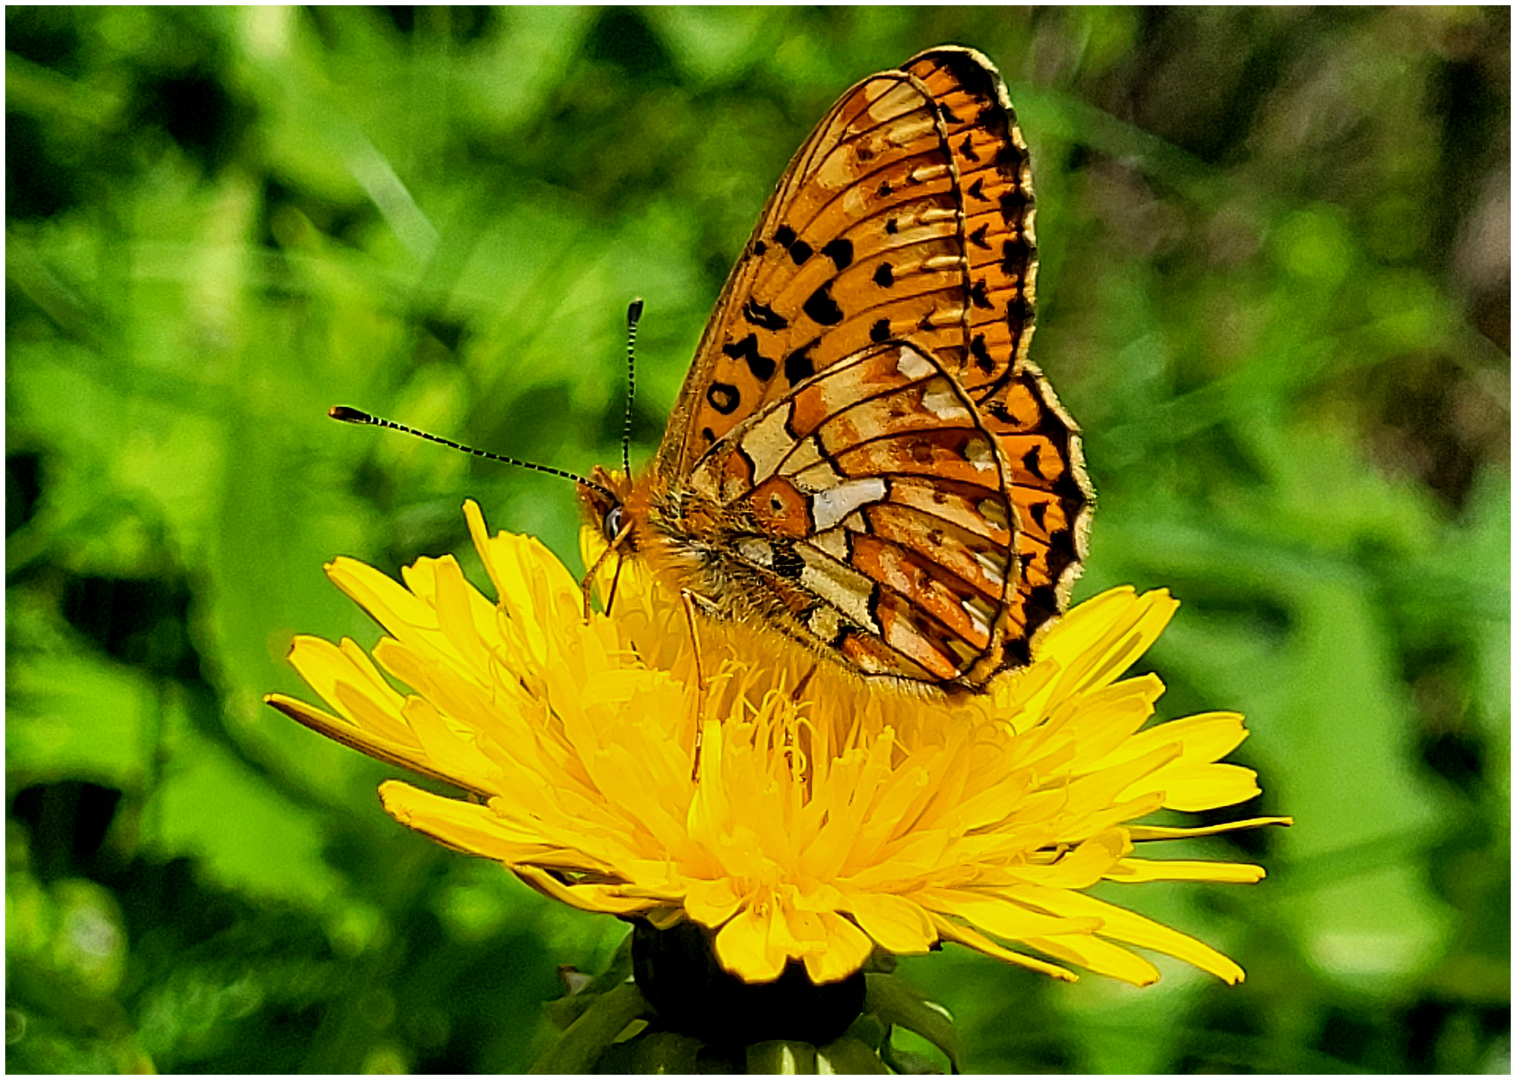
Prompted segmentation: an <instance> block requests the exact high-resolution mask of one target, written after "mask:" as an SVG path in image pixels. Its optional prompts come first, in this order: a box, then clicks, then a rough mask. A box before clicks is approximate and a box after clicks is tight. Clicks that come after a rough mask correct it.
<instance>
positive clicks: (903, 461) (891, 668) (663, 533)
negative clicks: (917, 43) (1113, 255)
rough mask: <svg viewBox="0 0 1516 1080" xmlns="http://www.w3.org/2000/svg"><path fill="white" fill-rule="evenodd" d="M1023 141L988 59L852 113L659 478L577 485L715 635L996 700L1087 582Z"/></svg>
mask: <svg viewBox="0 0 1516 1080" xmlns="http://www.w3.org/2000/svg"><path fill="white" fill-rule="evenodd" d="M1034 213H1035V202H1034V199H1033V195H1032V180H1031V168H1030V163H1029V157H1028V153H1027V147H1026V143H1025V142H1024V141H1023V139H1022V136H1021V132H1020V130H1019V129H1018V128H1017V126H1016V118H1015V114H1014V113H1013V112H1012V110H1011V105H1010V101H1009V99H1008V97H1007V95H1006V90H1005V84H1004V83H1003V82H1002V81H1001V78H1000V75H999V73H998V72H997V71H996V70H995V67H994V66H993V65H992V64H991V63H990V62H989V60H988V59H986V58H985V57H984V56H982V55H981V54H979V53H978V52H975V51H973V50H971V49H966V48H959V47H954V46H943V47H939V48H935V49H930V50H927V51H926V52H923V53H920V54H919V55H917V56H915V57H913V58H912V59H911V60H909V61H907V62H906V63H905V64H904V65H903V66H902V67H901V68H899V69H897V70H891V71H884V72H880V73H879V74H877V75H871V76H869V77H868V78H866V79H864V80H863V81H862V82H860V83H858V84H857V85H856V86H854V87H853V88H852V89H851V90H849V91H848V92H847V93H846V94H844V95H843V96H842V99H841V100H840V101H838V102H837V104H836V105H834V106H833V107H832V109H831V111H830V112H828V113H827V115H826V116H825V118H824V119H822V121H821V123H820V124H819V125H818V126H817V128H816V130H815V131H814V132H813V133H812V134H811V136H810V137H809V138H808V139H807V140H806V141H805V143H804V145H802V146H801V147H800V150H799V151H798V152H797V153H796V154H795V157H794V158H793V160H791V162H790V164H789V167H788V168H787V169H786V170H785V172H784V175H783V176H782V177H781V178H780V180H779V183H778V185H777V187H776V188H775V190H774V193H773V195H772V196H771V197H770V199H769V201H768V205H767V206H766V207H765V208H764V210H763V213H762V215H761V217H760V218H759V220H758V225H757V228H755V229H754V231H753V235H752V237H751V238H750V239H749V240H748V243H747V247H746V248H745V250H744V251H743V253H742V256H741V257H740V258H739V259H738V260H737V264H736V266H735V267H734V268H733V269H732V272H731V276H730V277H729V278H728V279H727V282H726V286H725V288H723V289H722V291H721V295H720V298H719V299H718V300H717V302H716V307H715V310H714V312H713V313H712V315H711V317H710V321H709V323H708V324H707V325H706V328H705V332H704V334H703V335H702V337H701V339H700V344H699V347H698V349H697V351H696V353H695V359H694V362H693V364H692V365H691V367H690V371H689V374H688V376H687V377H686V379H685V382H684V386H683V389H682V390H681V391H680V394H679V397H678V400H677V403H676V404H675V406H674V410H673V413H672V415H671V417H670V419H669V422H668V427H667V429H666V431H665V432H664V436H663V440H662V443H661V444H660V446H659V448H658V453H657V456H656V458H655V459H654V461H653V463H652V466H651V468H650V469H648V470H647V471H646V472H645V473H644V474H642V475H641V476H637V477H632V476H629V475H627V474H626V473H624V472H611V471H609V470H606V469H604V468H602V467H598V466H597V467H596V468H595V470H594V471H593V472H592V473H591V476H590V478H589V480H590V482H589V483H580V485H579V488H578V493H579V499H580V502H581V505H582V507H583V508H584V510H585V513H586V515H587V517H588V518H589V520H590V522H591V523H592V524H593V525H595V526H597V527H599V528H600V529H601V530H602V532H603V533H604V535H605V537H606V539H607V540H609V541H610V542H611V544H612V547H613V549H615V550H616V551H617V552H618V554H624V555H627V556H630V557H633V558H638V559H642V560H645V562H646V565H647V566H648V568H649V569H650V570H651V571H652V572H653V574H654V576H655V577H657V578H658V579H659V580H661V581H662V582H663V583H664V584H666V585H667V586H669V587H670V588H671V589H673V590H675V591H676V592H678V593H680V594H682V595H683V596H684V597H685V598H686V602H687V604H689V605H691V606H693V607H694V608H695V609H697V610H699V611H700V612H701V613H702V614H703V615H704V616H706V617H708V618H710V619H713V620H716V621H725V622H745V623H749V624H754V625H761V626H767V627H770V628H772V629H773V630H774V631H776V632H778V633H781V634H783V635H785V636H787V637H789V638H791V639H793V640H794V641H797V642H799V643H801V644H802V645H804V646H806V647H807V648H808V649H810V650H811V651H812V652H813V653H815V654H817V655H820V656H822V657H826V658H828V659H830V660H833V661H835V662H836V663H838V664H840V665H842V666H843V667H844V668H846V669H848V670H851V671H853V672H855V673H856V674H858V675H861V676H866V677H878V678H884V679H894V680H903V681H906V682H910V683H915V684H920V685H924V686H929V687H938V688H941V689H944V690H948V691H952V690H953V689H954V688H966V689H968V690H981V689H983V688H984V687H985V685H986V684H987V683H988V682H989V680H990V679H992V678H993V677H994V676H995V675H997V674H998V673H1000V672H1002V671H1005V670H1008V669H1013V668H1016V667H1020V666H1024V665H1026V664H1027V663H1029V662H1030V657H1031V642H1032V638H1033V635H1034V634H1036V632H1037V631H1038V629H1039V628H1041V627H1043V626H1045V625H1047V624H1048V623H1049V622H1050V621H1051V620H1053V619H1055V618H1056V617H1057V616H1058V615H1059V614H1061V613H1062V611H1063V610H1064V608H1065V607H1066V605H1067V603H1068V599H1069V592H1070V590H1071V588H1072V587H1073V584H1074V581H1075V579H1076V578H1077V577H1078V575H1079V573H1080V570H1081V569H1082V566H1083V561H1084V558H1085V555H1086V550H1087V536H1088V531H1089V521H1090V516H1091V513H1092V510H1093V499H1094V492H1093V489H1092V488H1091V486H1090V482H1089V479H1088V477H1087V475H1086V473H1085V469H1084V461H1083V452H1082V449H1081V445H1080V439H1079V428H1078V426H1077V425H1076V424H1075V423H1074V421H1073V420H1072V419H1071V418H1070V417H1069V415H1068V413H1066V412H1065V411H1064V409H1063V407H1062V406H1061V405H1060V404H1059V402H1058V398H1057V396H1056V395H1055V394H1054V393H1053V389H1052V387H1051V386H1050V385H1049V384H1048V382H1047V380H1046V379H1045V378H1044V377H1043V375H1042V373H1041V372H1040V371H1039V370H1038V369H1037V368H1036V367H1035V366H1034V365H1033V364H1032V363H1031V362H1030V361H1029V360H1028V359H1027V348H1028V346H1029V344H1030V342H1031V339H1032V329H1033V314H1034V313H1033V303H1034V298H1035V284H1036V276H1037V248H1036V240H1035V235H1034V232H1033V217H1034Z"/></svg>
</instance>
